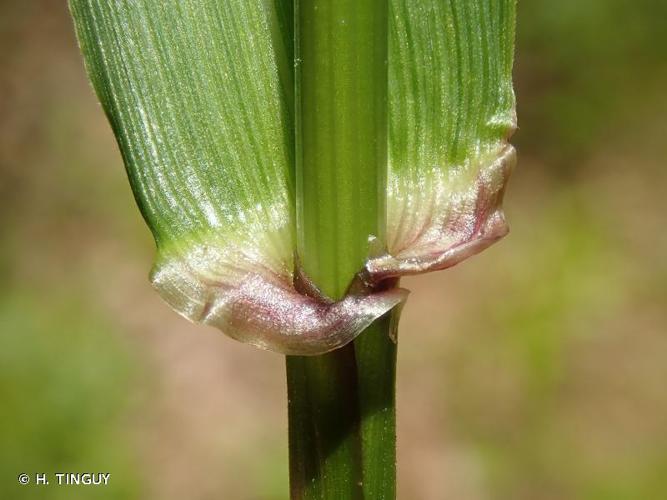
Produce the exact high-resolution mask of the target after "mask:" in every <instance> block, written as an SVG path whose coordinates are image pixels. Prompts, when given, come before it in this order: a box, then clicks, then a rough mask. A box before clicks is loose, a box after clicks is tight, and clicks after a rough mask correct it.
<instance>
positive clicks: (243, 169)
mask: <svg viewBox="0 0 667 500" xmlns="http://www.w3.org/2000/svg"><path fill="white" fill-rule="evenodd" d="M70 6H71V10H72V14H73V17H74V20H75V26H76V30H77V34H78V39H79V42H80V45H81V49H82V52H83V54H84V59H85V61H86V66H87V69H88V73H89V75H90V78H91V81H92V82H93V86H94V87H95V90H96V92H97V94H98V96H99V99H100V101H101V103H102V106H103V108H104V110H105V112H106V114H107V116H108V118H109V121H110V123H111V125H112V127H113V130H114V133H115V135H116V138H117V140H118V144H119V147H120V150H121V152H122V155H123V158H124V161H125V165H126V168H127V172H128V176H129V179H130V182H131V184H132V189H133V191H134V194H135V197H136V199H137V203H138V204H139V207H140V209H141V211H142V213H143V215H144V218H145V219H146V221H147V223H148V225H149V226H150V228H151V231H152V232H153V235H154V237H155V241H156V244H157V256H156V260H155V265H154V268H153V271H152V273H151V280H152V282H153V284H154V286H155V287H156V288H157V289H158V291H159V292H160V293H161V295H162V297H163V298H164V299H165V300H166V301H167V302H168V303H169V304H170V305H171V306H172V307H173V308H174V309H175V310H176V311H178V312H179V313H180V314H182V315H183V316H185V317H187V318H189V319H190V320H192V321H196V322H202V323H205V324H210V325H213V326H216V327H218V328H220V329H221V330H222V331H224V332H225V333H227V334H228V335H230V336H232V337H234V338H237V339H239V340H242V341H244V342H248V343H250V344H253V345H257V346H259V347H263V348H267V349H272V350H275V351H279V352H283V353H287V354H320V353H323V352H326V351H329V350H332V349H335V348H337V347H340V346H342V345H345V344H346V343H348V342H349V341H351V340H352V339H353V338H354V337H355V336H356V335H358V334H359V332H361V331H362V330H363V329H364V328H365V327H366V326H368V325H369V324H370V323H371V322H372V321H373V320H374V319H376V318H377V317H379V316H380V315H382V314H383V313H384V312H386V311H388V310H390V309H391V308H392V307H394V306H395V305H396V304H398V303H399V302H401V301H402V300H404V298H405V296H406V292H405V291H403V290H399V289H396V288H393V289H389V290H383V291H379V292H374V293H371V288H372V287H373V286H375V285H376V284H377V283H379V282H383V281H384V280H386V279H387V278H389V277H397V276H402V275H405V274H414V273H419V272H426V271H430V270H435V269H443V268H445V267H449V266H451V265H454V264H456V263H457V262H460V261H461V260H463V259H464V258H466V257H467V256H469V255H472V254H474V253H476V252H478V251H480V250H481V249H483V248H485V247H486V246H488V245H489V244H491V243H492V242H494V241H496V240H497V239H498V238H500V237H502V236H503V235H504V234H505V233H506V232H507V225H506V223H505V220H504V216H503V213H502V207H501V203H502V197H503V193H504V187H505V183H506V181H507V178H508V176H509V172H510V169H511V166H512V164H513V158H514V150H513V148H512V147H511V146H509V145H508V144H507V140H508V138H509V136H510V135H511V133H512V131H513V129H514V126H515V117H514V95H513V91H512V83H511V67H512V52H513V39H514V10H515V1H514V0H488V1H484V2H470V1H468V0H391V1H390V3H389V8H390V13H389V17H390V20H389V26H388V31H389V35H388V38H389V47H388V136H389V137H388V141H387V142H388V147H387V151H386V154H387V158H388V165H387V169H386V171H385V172H380V177H378V179H379V181H380V182H378V183H377V184H376V185H377V189H380V190H382V189H383V186H384V182H385V181H386V190H385V191H384V192H383V193H381V196H379V199H380V200H382V199H384V198H386V206H379V207H375V208H373V209H371V211H370V212H369V213H372V212H373V210H377V213H378V214H380V215H379V217H380V219H381V224H380V225H379V226H377V225H375V224H371V225H369V226H368V227H369V228H372V227H375V228H376V229H377V231H375V232H376V233H377V234H368V236H369V237H371V236H376V237H379V240H378V242H377V243H376V244H375V246H374V250H373V251H372V252H370V253H369V255H368V257H370V258H369V259H368V260H367V261H366V264H365V266H364V268H363V271H362V272H361V273H360V275H359V278H361V279H360V280H358V281H363V282H365V283H366V284H367V285H368V286H367V287H366V288H364V287H361V288H360V290H361V291H360V292H359V291H358V292H357V293H347V294H345V295H344V296H342V291H343V290H344V286H343V284H342V283H343V282H347V281H348V280H349V279H351V276H350V274H351V271H350V270H349V269H347V267H346V270H345V272H344V273H339V275H337V276H336V277H335V279H336V280H337V283H336V286H335V287H326V289H325V291H326V292H329V293H331V294H332V295H334V296H335V298H336V299H339V300H338V301H337V302H335V301H332V300H329V299H328V298H326V297H324V296H322V295H321V294H318V293H311V294H305V293H301V292H300V291H298V290H297V289H296V288H295V286H294V284H293V281H294V276H295V273H296V271H297V270H296V267H295V262H294V254H295V252H296V243H295V240H296V236H295V235H296V227H295V213H296V206H297V205H299V204H301V205H300V206H301V207H302V208H303V209H307V210H309V211H311V212H313V213H310V214H309V215H307V216H306V217H305V218H306V219H308V220H311V221H316V220H317V214H316V213H315V208H316V207H317V206H318V202H319V201H322V202H324V201H325V200H318V199H317V198H314V199H311V200H305V203H304V199H305V198H304V199H298V200H297V199H295V196H296V195H295V192H296V188H295V180H294V179H295V172H294V165H295V160H296V155H295V139H296V140H297V141H300V140H301V139H302V138H303V137H305V135H304V134H306V135H307V134H308V133H310V132H312V131H311V130H310V129H308V130H306V131H304V130H303V129H302V128H299V129H295V106H294V99H293V87H294V64H293V54H294V47H293V30H292V26H293V16H294V12H293V6H292V2H291V1H289V0H275V1H269V0H265V1H262V2H249V1H245V0H227V1H224V2H222V1H219V0H160V1H158V0H132V1H130V0H70ZM355 29H357V30H361V29H362V26H357V27H356V28H355ZM316 35H317V33H315V36H316ZM342 49H344V48H342ZM366 83H367V82H359V85H365V84H366ZM350 88H352V87H350ZM334 90H336V89H334ZM340 98H341V96H339V97H338V99H340ZM332 103H333V106H334V108H333V111H334V112H335V111H336V108H335V106H336V103H335V101H332ZM348 104H349V103H348ZM349 133H351V132H350V131H344V132H343V134H342V135H341V138H342V139H344V140H345V141H347V139H346V138H345V137H347V136H346V135H345V134H348V135H349ZM320 139H321V140H326V134H324V135H323V136H322V137H321V138H320ZM320 139H318V140H320ZM333 139H334V137H332V141H333ZM368 140H373V138H370V139H368ZM374 140H376V141H377V143H378V147H380V148H382V146H383V144H384V142H383V140H382V138H377V137H375V138H374ZM333 144H334V143H333V142H332V145H333ZM341 144H343V143H341ZM336 147H337V148H339V149H340V153H341V154H342V153H346V154H347V153H353V151H345V150H344V147H345V146H336ZM359 151H361V149H359ZM334 157H335V156H334ZM373 161H375V160H373ZM327 169H328V171H330V172H332V173H334V174H338V173H341V172H343V170H341V166H340V165H338V164H337V163H336V162H335V161H333V162H332V163H330V164H328V166H327ZM346 171H349V172H352V170H349V169H348V170H346ZM316 172H319V173H323V172H324V173H326V172H325V170H324V167H323V169H321V170H319V171H318V170H316ZM319 173H318V175H319ZM385 175H386V179H383V178H382V177H383V176H385ZM321 177H322V179H324V178H325V177H326V176H321ZM344 181H345V182H348V181H349V183H350V186H353V185H355V183H356V184H357V185H358V184H360V183H359V182H357V181H355V180H354V178H353V177H350V178H349V179H346V180H345V179H344ZM323 182H327V181H326V179H325V180H323ZM336 182H338V181H336ZM361 184H363V185H359V186H358V187H359V189H361V190H363V189H368V188H369V187H372V186H370V184H368V183H366V182H364V181H361ZM348 187H349V186H348ZM373 189H375V188H373ZM334 190H335V187H334ZM350 192H351V191H350ZM302 194H303V193H302ZM304 197H305V195H304ZM336 199H337V198H335V197H334V198H331V200H334V201H333V202H334V203H335V202H336ZM342 204H345V203H344V202H343V203H342ZM314 207H315V208H314ZM385 211H386V220H385V219H384V212H385ZM346 213H347V215H346V217H347V219H346V220H338V222H337V223H338V224H347V223H350V224H356V223H357V221H355V219H354V213H353V211H351V209H348V210H347V212H346ZM364 218H365V217H364ZM323 220H326V217H325V219H323ZM315 229H317V228H315ZM355 231H356V229H355ZM368 231H373V229H368ZM325 233H326V231H325ZM322 241H323V242H326V241H329V240H327V235H326V234H324V235H323V239H322ZM334 243H335V245H334V246H335V249H336V255H337V256H340V255H346V252H347V251H348V250H346V249H345V242H344V241H342V240H341V241H338V240H337V241H336V242H334ZM319 244H320V243H318V245H319ZM355 248H357V249H358V247H355ZM336 258H339V257H336ZM354 258H355V259H356V260H355V262H359V261H363V253H361V254H360V253H359V252H357V250H356V249H355V250H354ZM329 260H331V259H329ZM335 260H336V259H333V260H331V261H332V262H334V261H335ZM347 261H349V262H352V260H350V259H347V258H346V262H347ZM322 262H324V263H325V264H323V265H326V262H327V261H326V259H325V260H323V261H322ZM307 267H308V269H307V271H308V272H309V273H312V274H314V275H318V274H320V273H329V272H330V270H327V269H318V268H317V266H315V267H313V266H311V265H310V264H308V266H307ZM348 267H349V266H348ZM360 271H361V270H360ZM305 281H308V279H307V278H305ZM318 284H319V283H318ZM369 286H370V287H371V288H368V287H369ZM311 288H312V287H311ZM357 290H359V288H357Z"/></svg>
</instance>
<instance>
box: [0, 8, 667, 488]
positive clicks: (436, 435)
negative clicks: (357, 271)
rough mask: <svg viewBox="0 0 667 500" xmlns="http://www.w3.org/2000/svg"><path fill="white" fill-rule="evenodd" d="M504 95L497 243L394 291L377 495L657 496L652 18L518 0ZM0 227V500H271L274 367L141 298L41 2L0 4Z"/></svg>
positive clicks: (116, 160)
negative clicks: (394, 339) (394, 376)
mask: <svg viewBox="0 0 667 500" xmlns="http://www.w3.org/2000/svg"><path fill="white" fill-rule="evenodd" d="M516 87H517V94H518V101H519V110H518V112H519V124H520V130H519V131H518V133H517V134H516V136H515V140H514V142H515V143H516V145H517V147H518V150H519V154H520V162H519V166H518V169H517V170H516V173H515V176H514V178H513V181H512V183H511V187H510V192H509V195H508V200H507V211H508V215H509V219H510V222H511V224H512V234H511V235H510V236H509V237H508V238H507V239H505V240H504V241H502V242H501V243H500V244H498V245H496V246H495V247H493V248H492V249H490V250H488V251H487V252H485V253H484V254H483V255H481V256H479V257H475V258H474V259H473V260H471V261H468V262H466V263H464V264H463V265H461V266H458V267H456V268H454V269H451V270H449V271H445V272H442V273H437V274H433V275H429V276H424V277H419V278H414V279H409V280H406V286H408V287H409V288H412V290H413V294H412V297H411V299H410V302H409V304H408V306H407V307H406V308H405V312H404V318H403V322H402V329H401V348H400V355H399V370H398V379H399V384H398V407H399V410H398V411H399V414H398V416H399V490H400V497H401V498H404V499H427V500H429V499H446V500H450V499H451V500H495V499H501V500H510V499H511V500H571V499H574V500H578V499H585V500H630V499H649V500H653V499H663V498H667V390H666V382H667V307H666V304H667V258H666V257H667V231H665V214H667V182H666V181H667V169H666V168H665V166H666V165H665V158H666V157H667V134H666V132H667V124H666V118H665V116H667V93H666V92H665V89H666V88H667V3H665V2H662V1H650V0H635V1H631V0H587V1H579V0H560V1H558V2H551V1H548V0H532V1H522V2H519V25H518V51H517V64H516ZM0 229H1V231H0V341H1V346H0V498H3V499H8V500H9V499H11V500H22V499H40V500H42V499H47V500H51V499H72V498H81V499H98V498H99V499H120V500H123V499H165V500H171V499H174V500H176V499H179V500H180V499H191V500H205V499H221V498H224V499H234V500H236V499H238V500H245V499H252V500H254V499H258V500H269V499H282V498H286V496H287V452H286V432H285V431H286V425H287V422H286V412H285V385H284V367H283V360H282V358H281V357H280V356H277V355H272V354H268V353H264V352H260V351H256V350H253V349H251V348H248V347H245V346H243V345H240V344H237V343H235V342H233V341H231V340H228V339H227V338H225V337H224V336H223V335H221V334H220V333H218V332H216V331H214V330H212V329H208V328H197V327H193V326H191V325H189V324H188V323H186V322H185V321H184V320H182V319H180V318H179V317H178V316H177V315H176V314H175V313H173V312H171V311H170V310H169V309H168V307H167V306H166V305H164V304H163V303H162V302H161V301H160V299H159V298H158V296H157V295H156V294H155V293H153V292H152V290H151V288H150V286H149V283H148V281H147V278H146V276H147V273H148V269H149V267H150V263H151V259H152V253H153V246H152V241H151V239H150V236H149V232H148V230H147V229H146V228H145V227H144V224H143V222H142V220H141V218H140V215H139V212H138V210H136V208H135V206H134V201H133V199H132V195H131V193H130V188H129V185H128V183H127V181H126V179H125V174H124V171H123V168H122V164H121V159H120V156H119V154H118V151H117V149H116V147H115V143H114V140H113V137H112V135H111V131H110V129H109V127H108V126H107V124H106V122H105V119H104V116H103V113H102V112H101V109H100V108H99V106H98V105H97V103H96V100H95V98H94V96H93V93H92V91H91V89H90V88H89V85H88V83H87V81H86V78H85V76H84V72H83V68H82V63H81V60H80V57H79V53H78V50H77V46H76V42H75V40H74V37H73V32H72V26H71V23H70V20H69V17H68V13H67V9H66V7H65V4H64V2H62V1H59V2H56V1H52V0H3V1H2V2H1V3H0ZM64 471H72V472H75V471H81V472H84V471H90V472H98V471H102V472H111V474H112V478H111V485H110V486H109V487H106V488H99V487H98V488H90V487H89V488H85V487H78V488H77V487H70V488H65V487H60V488H59V487H54V486H49V487H37V486H32V485H31V486H19V485H18V484H17V480H16V477H17V475H18V474H19V473H21V472H28V473H31V474H32V473H34V472H48V473H54V472H64Z"/></svg>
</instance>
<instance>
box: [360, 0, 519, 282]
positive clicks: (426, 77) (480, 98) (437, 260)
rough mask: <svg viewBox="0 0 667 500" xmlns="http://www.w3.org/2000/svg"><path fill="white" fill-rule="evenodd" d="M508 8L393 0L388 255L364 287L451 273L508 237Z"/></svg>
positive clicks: (511, 124) (500, 1) (501, 3)
mask: <svg viewBox="0 0 667 500" xmlns="http://www.w3.org/2000/svg"><path fill="white" fill-rule="evenodd" d="M515 4H516V2H515V0H485V1H481V2H476V1H474V2H471V1H469V0H448V1H442V0H392V1H391V2H390V8H391V13H390V16H391V20H390V32H389V124H390V129H389V167H388V168H389V174H388V186H387V193H388V194H387V212H388V214H387V224H388V227H387V241H386V245H387V253H386V254H385V255H381V256H378V257H375V258H372V259H371V260H370V261H369V262H367V265H366V270H367V272H368V274H369V275H370V279H371V280H373V281H381V280H383V279H386V278H387V277H390V276H403V275H406V274H416V273H423V272H428V271H433V270H438V269H445V268H447V267H450V266H452V265H454V264H457V263H458V262H460V261H462V260H463V259H465V258H467V257H469V256H470V255H473V254H475V253H477V252H479V251H481V250H483V249H484V248H486V247H487V246H489V245H490V244H492V243H493V242H495V241H497V240H498V239H499V238H501V237H502V236H504V235H505V234H506V233H507V231H508V228H507V224H506V223H505V219H504V215H503V212H502V198H503V194H504V189H505V184H506V182H507V179H508V178H509V174H510V172H511V169H512V166H513V164H514V156H515V153H514V148H512V146H511V145H509V144H508V143H507V141H508V139H509V137H510V136H511V135H512V133H513V131H514V129H515V126H516V117H515V99H514V92H513V89H512V63H513V55H514V24H515V7H516V5H515Z"/></svg>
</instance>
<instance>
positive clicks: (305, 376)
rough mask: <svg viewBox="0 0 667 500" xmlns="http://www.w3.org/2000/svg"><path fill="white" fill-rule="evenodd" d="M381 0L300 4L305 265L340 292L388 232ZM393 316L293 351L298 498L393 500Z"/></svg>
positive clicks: (300, 201) (293, 475)
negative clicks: (338, 345) (327, 348)
mask: <svg viewBox="0 0 667 500" xmlns="http://www.w3.org/2000/svg"><path fill="white" fill-rule="evenodd" d="M387 11H388V4H387V2H386V0H384V1H382V0H297V2H296V4H295V24H296V38H295V40H296V56H295V61H296V68H297V70H296V122H297V133H296V143H297V155H296V156H297V231H298V235H297V236H298V237H297V239H298V252H299V257H300V260H301V264H302V266H303V269H304V271H305V273H306V275H308V276H309V277H310V278H311V279H312V280H313V281H314V283H315V284H316V285H318V287H319V288H320V289H321V290H322V291H323V292H324V293H325V294H326V295H328V296H330V297H332V298H334V299H339V298H341V297H342V296H343V295H344V294H345V291H346V289H347V287H348V285H349V284H350V281H351V280H352V279H353V277H354V275H355V274H356V273H357V272H358V271H359V270H360V269H361V268H362V266H363V264H364V262H365V260H366V259H367V257H368V251H369V247H368V238H369V236H370V235H375V236H377V237H378V238H380V239H381V240H382V239H383V238H384V230H385V225H386V221H385V204H386V203H385V202H386V200H385V191H386V169H387V158H386V155H387V147H386V140H387V22H388V21H387ZM390 327H391V320H390V318H389V317H386V318H382V319H380V320H379V321H377V322H375V323H374V324H373V325H371V327H369V328H368V329H367V331H366V332H364V333H362V335H361V336H360V337H359V339H358V340H357V341H355V342H354V344H353V345H349V346H347V347H345V348H342V349H339V350H337V351H335V352H333V353H330V354H327V355H325V356H318V357H315V358H298V357H289V358H288V359H287V382H288V395H289V426H290V430H289V441H290V485H291V495H292V498H293V499H315V498H317V499H337V500H338V499H347V498H352V499H356V498H366V499H382V498H385V499H391V498H394V497H395V414H394V407H395V405H394V386H395V383H394V380H395V377H394V374H395V362H396V346H395V344H394V343H393V342H392V341H391V340H390V339H389V335H388V333H389V329H390Z"/></svg>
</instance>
